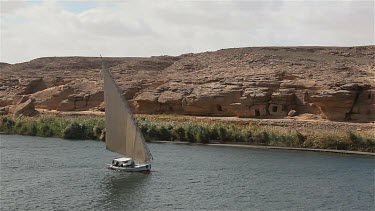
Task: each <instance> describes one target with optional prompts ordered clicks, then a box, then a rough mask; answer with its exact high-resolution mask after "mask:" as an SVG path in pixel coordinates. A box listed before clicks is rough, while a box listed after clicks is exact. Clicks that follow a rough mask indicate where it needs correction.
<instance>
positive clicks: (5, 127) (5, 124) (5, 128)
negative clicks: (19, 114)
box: [0, 117, 16, 133]
mask: <svg viewBox="0 0 375 211" xmlns="http://www.w3.org/2000/svg"><path fill="white" fill-rule="evenodd" d="M15 124H16V123H15V122H14V120H12V119H11V118H8V117H2V118H1V121H0V130H1V131H2V132H5V133H11V132H12V130H13V127H14V126H15Z"/></svg>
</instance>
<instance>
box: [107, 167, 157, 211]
mask: <svg viewBox="0 0 375 211" xmlns="http://www.w3.org/2000/svg"><path fill="white" fill-rule="evenodd" d="M151 176H152V174H151V173H128V172H112V174H107V175H106V176H105V177H104V178H103V184H102V189H103V192H104V196H105V197H104V198H103V203H102V206H103V207H100V208H101V209H105V210H106V209H111V210H113V209H118V210H134V209H140V205H141V204H143V203H144V202H145V201H144V200H143V198H144V194H145V193H146V189H147V188H146V186H147V185H148V184H149V182H150V180H151Z"/></svg>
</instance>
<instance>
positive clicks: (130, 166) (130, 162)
mask: <svg viewBox="0 0 375 211" xmlns="http://www.w3.org/2000/svg"><path fill="white" fill-rule="evenodd" d="M134 166H135V163H134V160H131V161H129V164H128V165H127V167H129V168H134Z"/></svg>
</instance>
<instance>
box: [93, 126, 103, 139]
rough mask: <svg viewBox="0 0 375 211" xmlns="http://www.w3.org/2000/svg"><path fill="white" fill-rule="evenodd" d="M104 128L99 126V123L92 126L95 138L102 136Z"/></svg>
mask: <svg viewBox="0 0 375 211" xmlns="http://www.w3.org/2000/svg"><path fill="white" fill-rule="evenodd" d="M103 129H104V128H103V127H102V126H99V125H95V126H94V127H93V128H92V132H93V135H94V137H95V139H100V136H101V134H102V131H103Z"/></svg>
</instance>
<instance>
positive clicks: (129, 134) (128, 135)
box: [102, 62, 152, 163]
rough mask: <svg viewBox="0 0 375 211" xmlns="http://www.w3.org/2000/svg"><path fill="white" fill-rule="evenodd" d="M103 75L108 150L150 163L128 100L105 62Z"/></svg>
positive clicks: (149, 156) (150, 156) (140, 161)
mask: <svg viewBox="0 0 375 211" xmlns="http://www.w3.org/2000/svg"><path fill="white" fill-rule="evenodd" d="M102 74H103V78H104V101H105V128H106V137H105V140H106V145H107V149H108V150H111V151H113V152H117V153H120V154H122V155H125V156H127V157H130V158H132V159H134V160H135V161H136V162H139V163H148V162H149V161H150V160H151V159H152V155H151V153H150V150H149V149H148V147H147V144H146V142H145V140H144V138H143V135H142V133H141V131H140V129H139V128H138V126H137V124H136V121H135V119H134V117H133V115H132V112H131V110H130V108H129V105H128V102H127V100H126V99H125V97H124V96H123V95H122V93H121V92H120V90H119V88H118V86H117V84H116V82H115V81H114V79H113V77H112V75H111V73H110V72H109V70H108V69H107V67H106V66H105V64H104V62H103V63H102Z"/></svg>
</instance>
